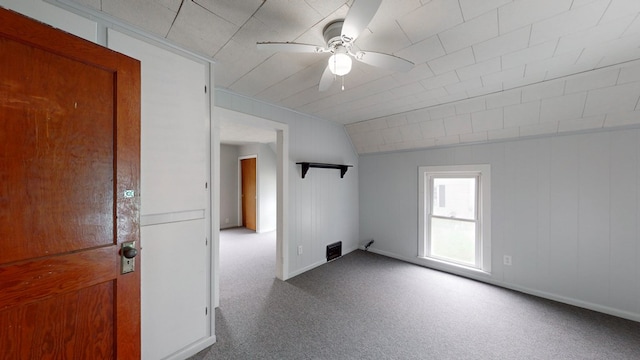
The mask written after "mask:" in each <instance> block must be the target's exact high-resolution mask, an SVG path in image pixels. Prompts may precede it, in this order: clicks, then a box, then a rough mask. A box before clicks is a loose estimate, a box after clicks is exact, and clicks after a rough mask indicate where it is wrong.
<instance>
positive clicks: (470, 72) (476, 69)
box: [456, 58, 502, 81]
mask: <svg viewBox="0 0 640 360" xmlns="http://www.w3.org/2000/svg"><path fill="white" fill-rule="evenodd" d="M500 70H502V64H501V62H500V58H493V59H491V60H487V61H483V62H481V63H477V64H473V65H470V66H467V67H463V68H459V69H457V70H456V73H457V74H458V77H459V78H460V80H462V81H465V80H469V79H473V78H479V77H481V76H483V75H487V74H492V73H497V72H499V71H500Z"/></svg>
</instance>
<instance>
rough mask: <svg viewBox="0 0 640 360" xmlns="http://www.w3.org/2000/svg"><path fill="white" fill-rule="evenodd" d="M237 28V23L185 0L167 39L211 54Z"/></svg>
mask: <svg viewBox="0 0 640 360" xmlns="http://www.w3.org/2000/svg"><path fill="white" fill-rule="evenodd" d="M238 29H239V27H238V26H237V25H235V24H232V23H230V22H228V21H227V20H225V19H223V18H221V17H219V16H218V15H216V14H214V13H212V12H210V11H208V10H206V9H204V8H202V7H201V6H198V5H197V4H194V3H193V2H191V1H187V2H185V3H184V4H183V5H182V7H181V8H180V12H179V13H178V16H177V17H176V19H175V22H174V23H173V25H172V26H171V30H169V34H168V35H167V39H169V40H172V41H175V42H179V43H180V44H182V45H183V46H185V47H187V48H188V49H191V50H194V51H196V52H199V53H201V54H206V55H209V56H213V55H214V54H215V53H217V52H218V50H220V49H221V48H222V47H223V46H224V45H225V44H226V43H227V41H228V39H230V38H231V36H232V35H233V34H234V33H235V32H236V31H238Z"/></svg>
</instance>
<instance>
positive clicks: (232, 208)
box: [220, 144, 240, 229]
mask: <svg viewBox="0 0 640 360" xmlns="http://www.w3.org/2000/svg"><path fill="white" fill-rule="evenodd" d="M238 156H239V155H238V146H234V145H224V144H220V228H221V229H225V228H230V227H235V226H238V225H239V223H240V219H238V181H239V180H238Z"/></svg>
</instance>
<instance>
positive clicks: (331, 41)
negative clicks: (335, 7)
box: [322, 20, 344, 49]
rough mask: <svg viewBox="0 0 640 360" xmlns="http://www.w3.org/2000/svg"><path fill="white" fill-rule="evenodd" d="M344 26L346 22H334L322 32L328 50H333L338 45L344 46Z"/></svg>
mask: <svg viewBox="0 0 640 360" xmlns="http://www.w3.org/2000/svg"><path fill="white" fill-rule="evenodd" d="M342 24H344V20H336V21H332V22H330V23H328V24H327V26H325V27H324V30H322V35H323V36H324V41H325V43H326V44H327V47H328V48H330V49H331V48H334V47H335V46H337V45H342Z"/></svg>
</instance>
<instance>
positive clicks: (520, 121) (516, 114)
mask: <svg viewBox="0 0 640 360" xmlns="http://www.w3.org/2000/svg"><path fill="white" fill-rule="evenodd" d="M539 121H540V101H533V102H528V103H523V104H516V105H511V106H506V107H505V108H504V127H505V128H509V127H515V126H523V125H532V124H537V123H538V122H539Z"/></svg>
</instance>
